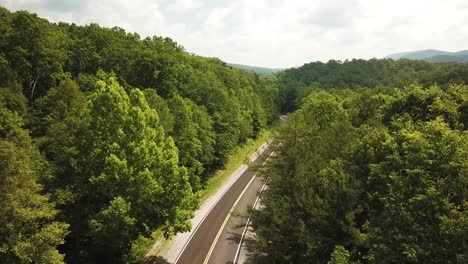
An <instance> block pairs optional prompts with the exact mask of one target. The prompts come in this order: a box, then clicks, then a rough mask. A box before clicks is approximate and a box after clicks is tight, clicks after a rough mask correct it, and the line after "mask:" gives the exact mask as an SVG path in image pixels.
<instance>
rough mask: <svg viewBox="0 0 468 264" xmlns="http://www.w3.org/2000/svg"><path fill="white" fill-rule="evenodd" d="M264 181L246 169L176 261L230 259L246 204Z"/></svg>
mask: <svg viewBox="0 0 468 264" xmlns="http://www.w3.org/2000/svg"><path fill="white" fill-rule="evenodd" d="M270 154H271V151H270V150H269V149H267V150H265V152H263V154H262V155H261V156H260V157H259V158H257V160H255V164H257V165H261V164H263V163H264V162H265V160H266V159H267V157H269V156H270ZM263 184H264V179H263V178H261V177H255V175H254V173H253V172H252V170H250V169H247V170H246V171H245V172H244V173H243V174H242V175H241V176H240V177H239V179H238V180H237V181H236V182H235V183H234V184H233V185H232V186H231V188H229V190H228V191H227V192H226V193H225V194H224V196H223V197H222V198H221V199H220V200H219V201H218V203H216V205H214V207H213V208H212V209H211V211H210V212H209V213H208V214H207V216H206V217H205V219H204V220H203V222H201V223H200V225H199V226H198V227H197V230H196V231H195V233H193V235H192V237H191V238H190V240H189V241H188V242H187V244H186V245H185V247H184V248H183V249H182V251H181V253H180V255H179V256H178V258H177V259H176V261H175V263H177V264H198V263H216V264H225V263H233V261H234V259H235V258H236V252H238V247H239V242H240V240H241V235H242V232H243V230H244V226H245V224H246V221H247V217H248V212H247V208H248V207H249V205H250V206H252V205H253V204H254V202H255V200H256V198H257V193H258V192H259V191H260V190H261V188H262V187H263ZM234 205H235V206H234ZM233 206H234V207H233Z"/></svg>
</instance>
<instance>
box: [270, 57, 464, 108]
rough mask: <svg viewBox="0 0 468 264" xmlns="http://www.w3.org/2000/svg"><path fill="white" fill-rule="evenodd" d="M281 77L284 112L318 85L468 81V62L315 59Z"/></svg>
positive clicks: (460, 82)
mask: <svg viewBox="0 0 468 264" xmlns="http://www.w3.org/2000/svg"><path fill="white" fill-rule="evenodd" d="M277 79H279V85H280V88H281V98H282V100H281V108H282V110H283V111H292V110H293V109H296V108H297V107H298V106H299V105H300V99H301V98H302V97H304V96H306V95H307V94H308V93H309V92H310V91H311V90H313V89H314V88H323V89H327V90H329V89H332V88H339V89H342V88H360V87H367V88H374V87H378V86H392V87H399V88H402V87H404V86H408V85H411V84H420V85H422V86H423V87H428V86H430V85H432V84H439V85H441V86H442V87H448V86H449V85H451V84H466V83H468V64H464V63H456V62H450V63H430V62H426V61H422V60H408V59H401V60H398V61H394V60H392V59H381V60H378V59H371V60H361V59H353V60H350V61H348V60H347V61H344V62H341V61H335V60H330V61H329V62H327V63H323V62H311V63H307V64H305V65H304V66H302V67H300V68H292V69H287V70H285V71H283V72H280V73H278V76H277Z"/></svg>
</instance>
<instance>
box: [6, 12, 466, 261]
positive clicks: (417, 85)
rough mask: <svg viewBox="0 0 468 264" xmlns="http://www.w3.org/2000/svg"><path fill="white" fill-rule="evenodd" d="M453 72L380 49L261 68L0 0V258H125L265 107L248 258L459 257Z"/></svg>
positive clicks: (461, 129) (169, 230) (184, 210)
mask: <svg viewBox="0 0 468 264" xmlns="http://www.w3.org/2000/svg"><path fill="white" fill-rule="evenodd" d="M467 82H468V65H466V64H462V63H429V62H424V61H415V60H399V61H393V60H391V59H382V60H379V59H371V60H352V61H344V62H341V61H334V60H332V61H329V62H327V63H322V62H311V63H308V64H305V65H304V66H302V67H299V68H291V69H287V70H284V71H280V72H277V73H274V74H271V75H267V76H258V75H257V74H255V73H250V72H247V71H244V70H240V69H235V68H233V67H231V66H229V65H228V64H226V63H225V62H223V61H221V60H219V59H217V58H206V57H201V56H197V55H195V54H191V53H189V52H187V51H185V50H184V48H183V47H182V46H181V45H179V44H178V43H176V42H175V41H173V40H172V39H170V38H163V37H156V36H155V37H147V38H141V37H140V36H139V35H138V34H136V33H129V32H126V31H125V30H123V29H122V28H118V27H114V28H105V27H101V26H99V25H97V24H89V25H85V26H80V25H75V24H67V23H62V22H60V23H51V22H49V21H47V20H46V19H43V18H40V17H38V16H37V15H35V14H32V13H28V12H26V11H18V12H10V11H8V10H6V9H4V8H1V7H0V168H1V170H0V263H138V262H139V260H140V259H141V257H142V256H144V254H145V253H146V252H145V250H147V245H148V244H151V242H152V241H153V239H154V238H153V237H152V234H153V233H154V232H155V231H156V230H159V231H161V232H163V234H164V236H166V237H170V236H171V235H173V234H176V233H178V232H184V231H188V230H190V229H191V226H190V221H189V220H190V219H191V217H192V215H193V212H194V210H196V209H197V208H198V206H199V203H200V195H199V194H200V191H201V190H203V189H204V188H206V182H207V180H208V179H209V178H210V177H211V176H212V175H213V174H214V172H216V171H217V170H219V169H222V168H223V167H224V166H225V165H226V163H227V162H228V156H229V154H230V153H231V152H232V151H233V150H234V149H235V148H236V146H238V145H242V144H244V143H246V142H248V141H249V140H251V139H255V138H257V137H258V136H259V135H260V134H261V133H262V131H263V130H265V129H269V126H270V125H271V124H272V123H274V122H275V121H276V120H277V117H278V115H279V114H280V113H290V114H289V118H288V119H287V121H285V122H284V124H282V125H281V128H280V130H279V134H278V135H277V136H276V140H277V141H278V142H279V143H281V144H279V146H280V147H278V148H277V149H275V151H276V152H277V155H276V156H275V158H274V159H273V160H272V162H271V163H270V164H269V166H268V168H267V170H266V171H265V172H266V175H267V177H268V178H269V187H268V189H267V191H266V193H265V195H264V196H263V198H262V203H263V207H262V209H260V210H259V211H255V212H254V214H253V227H254V228H255V232H256V234H257V236H256V240H252V241H250V242H249V248H250V251H251V252H252V256H251V259H252V261H253V262H255V263H326V262H330V263H357V262H363V263H367V262H368V263H382V262H388V263H395V262H404V263H416V262H419V263H436V262H444V263H446V262H450V263H466V260H467V258H468V256H466V255H467V254H466V250H467V248H468V244H467V241H466V238H467V237H468V228H467V227H468V215H467V213H466V211H465V208H466V206H467V205H468V203H467V199H466V198H467V195H468V194H467V193H468V190H467V188H468V144H467V142H468V134H467V128H468V89H467V86H465V83H467Z"/></svg>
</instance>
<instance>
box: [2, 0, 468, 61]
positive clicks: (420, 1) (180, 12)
mask: <svg viewBox="0 0 468 264" xmlns="http://www.w3.org/2000/svg"><path fill="white" fill-rule="evenodd" d="M0 4H1V5H3V6H5V7H7V8H9V9H12V10H18V9H27V10H29V11H32V12H37V13H38V14H39V15H40V16H43V17H46V18H48V19H51V20H53V21H62V20H64V21H67V22H75V23H78V24H86V23H90V22H97V23H99V24H102V25H104V26H108V27H110V26H120V27H123V28H125V29H126V30H129V31H136V32H138V33H139V34H140V35H142V36H150V35H160V36H161V35H162V36H169V37H171V38H172V39H174V40H175V41H177V42H179V43H180V44H181V45H183V46H184V47H185V48H186V50H187V51H189V52H194V53H197V54H200V55H204V56H210V57H219V58H221V59H223V60H225V61H228V62H236V63H244V64H251V65H259V66H269V67H289V66H299V65H302V64H303V63H305V62H309V61H315V60H325V61H326V60H328V59H333V58H334V59H342V60H343V59H346V58H349V59H351V58H353V57H358V58H372V57H383V56H385V55H387V54H389V53H393V52H399V51H408V50H415V49H426V48H436V49H445V50H450V51H454V50H461V49H468V45H467V43H468V33H466V32H464V29H463V28H464V25H466V23H467V22H468V18H467V16H466V14H467V13H468V4H466V2H465V1H464V0H446V1H439V0H413V1H407V0H393V1H383V0H288V1H281V0H255V1H252V0H223V1H219V0H207V1H201V0H126V1H112V0H83V1H79V0H70V1H59V0H43V1H40V0H0Z"/></svg>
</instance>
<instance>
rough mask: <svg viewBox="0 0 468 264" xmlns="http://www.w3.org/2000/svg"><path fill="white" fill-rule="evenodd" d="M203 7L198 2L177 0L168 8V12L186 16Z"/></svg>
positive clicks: (195, 0)
mask: <svg viewBox="0 0 468 264" xmlns="http://www.w3.org/2000/svg"><path fill="white" fill-rule="evenodd" d="M202 5H203V3H202V2H199V1H197V0H175V2H173V3H171V4H170V5H169V6H168V10H170V11H172V12H175V13H181V14H185V13H188V12H190V11H193V10H195V9H197V8H199V7H201V6H202Z"/></svg>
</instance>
